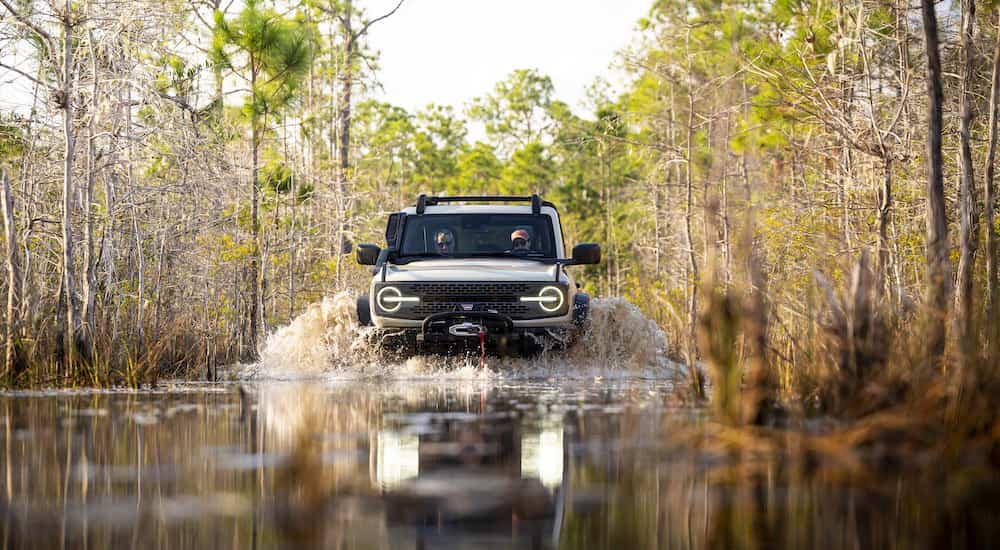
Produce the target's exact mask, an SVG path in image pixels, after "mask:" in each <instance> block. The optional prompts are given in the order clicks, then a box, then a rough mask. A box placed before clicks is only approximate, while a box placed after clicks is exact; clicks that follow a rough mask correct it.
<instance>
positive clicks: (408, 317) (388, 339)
mask: <svg viewBox="0 0 1000 550" xmlns="http://www.w3.org/2000/svg"><path fill="white" fill-rule="evenodd" d="M385 240H386V247H385V248H380V247H378V246H376V245H373V244H362V245H359V246H358V248H357V260H358V263H360V264H363V265H370V266H374V267H373V269H372V272H373V274H374V276H373V277H372V281H371V285H370V287H369V289H368V293H367V294H364V295H361V296H359V297H358V299H357V315H358V321H359V322H360V324H361V325H364V326H374V327H376V330H377V334H378V335H379V336H380V341H381V342H382V343H383V347H389V348H394V349H403V350H413V351H423V350H428V349H434V348H445V349H455V348H459V349H461V348H464V347H481V348H483V349H484V350H485V349H486V348H487V347H488V348H489V349H491V350H492V351H496V352H497V353H500V354H513V353H523V354H533V353H537V352H539V351H541V350H543V349H548V348H553V347H555V348H564V347H565V346H567V345H568V344H569V343H570V342H571V341H572V338H573V337H574V336H575V334H576V333H577V332H579V330H580V328H581V327H582V326H583V325H584V323H585V322H586V320H587V315H588V311H589V306H590V298H589V297H588V296H587V295H586V294H584V293H583V292H581V291H580V290H579V289H578V288H577V284H576V282H575V281H574V280H573V277H572V275H571V274H570V273H569V272H568V271H567V270H566V269H564V268H565V267H566V266H571V265H581V264H596V263H599V262H600V260H601V249H600V246H598V245H597V244H593V243H582V244H578V245H576V246H575V247H573V252H572V255H571V256H570V257H568V258H567V257H566V256H565V245H564V243H563V237H562V227H561V226H560V223H559V212H558V211H557V210H556V207H555V205H553V204H552V203H550V202H548V201H543V200H542V199H541V198H540V197H539V196H538V195H532V196H530V197H509V196H499V197H497V196H486V197H429V196H426V195H420V197H418V198H417V204H416V206H412V207H409V208H405V209H404V210H403V211H402V212H397V213H393V214H390V215H389V220H388V224H387V226H386V231H385Z"/></svg>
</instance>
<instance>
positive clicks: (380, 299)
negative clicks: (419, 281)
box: [375, 286, 420, 313]
mask: <svg viewBox="0 0 1000 550" xmlns="http://www.w3.org/2000/svg"><path fill="white" fill-rule="evenodd" d="M419 301H420V298H418V297H416V296H403V293H402V292H400V290H399V289H398V288H396V287H394V286H387V287H384V288H382V290H379V291H378V294H376V295H375V303H377V304H378V307H379V308H381V309H382V311H385V312H388V313H393V312H396V311H399V308H400V307H402V306H403V303H404V302H419Z"/></svg>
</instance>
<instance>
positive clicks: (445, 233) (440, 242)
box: [434, 228, 455, 254]
mask: <svg viewBox="0 0 1000 550" xmlns="http://www.w3.org/2000/svg"><path fill="white" fill-rule="evenodd" d="M434 247H435V248H436V249H437V252H438V254H451V253H453V252H455V234H454V233H452V231H451V229H447V228H445V229H439V230H438V232H437V233H436V234H435V235H434Z"/></svg>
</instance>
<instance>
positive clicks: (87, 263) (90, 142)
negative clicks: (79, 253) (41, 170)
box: [80, 32, 98, 355]
mask: <svg viewBox="0 0 1000 550" xmlns="http://www.w3.org/2000/svg"><path fill="white" fill-rule="evenodd" d="M88 46H89V48H90V61H91V68H92V70H93V75H92V78H93V84H92V88H91V100H90V101H91V104H90V112H89V113H88V116H87V185H86V187H85V188H84V192H83V220H84V225H83V242H84V245H83V267H84V278H83V289H82V290H83V331H81V334H80V336H81V340H82V345H83V347H84V350H86V353H87V354H88V355H93V353H92V351H93V350H92V349H91V348H92V346H93V342H94V329H95V326H96V325H95V324H94V321H95V312H94V306H95V301H96V300H95V294H96V287H97V274H96V271H95V266H96V262H95V260H94V216H93V215H92V205H93V202H94V178H95V177H96V176H95V174H96V172H97V166H96V163H97V162H96V157H97V152H96V147H95V145H94V140H95V137H94V119H95V118H96V116H97V94H98V88H97V84H98V80H97V55H96V54H95V52H94V33H92V32H91V33H89V36H88Z"/></svg>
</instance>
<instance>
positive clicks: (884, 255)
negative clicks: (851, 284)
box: [875, 151, 893, 302]
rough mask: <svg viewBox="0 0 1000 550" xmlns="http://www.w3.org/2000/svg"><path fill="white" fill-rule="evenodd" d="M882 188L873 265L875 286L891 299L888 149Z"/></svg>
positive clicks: (890, 179) (879, 196) (890, 167)
mask: <svg viewBox="0 0 1000 550" xmlns="http://www.w3.org/2000/svg"><path fill="white" fill-rule="evenodd" d="M882 154H883V156H882V189H881V190H880V191H879V194H878V262H877V265H876V267H875V280H876V281H878V283H877V284H876V286H875V288H876V289H878V292H880V293H881V292H887V295H888V296H889V299H890V302H892V301H893V299H892V297H893V290H892V285H891V284H890V282H889V276H888V274H889V262H890V258H891V252H890V247H889V225H890V223H891V222H892V157H891V156H890V153H889V152H888V151H883V152H882Z"/></svg>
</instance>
